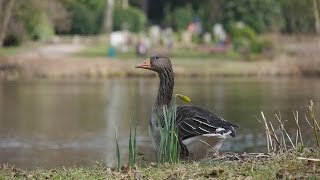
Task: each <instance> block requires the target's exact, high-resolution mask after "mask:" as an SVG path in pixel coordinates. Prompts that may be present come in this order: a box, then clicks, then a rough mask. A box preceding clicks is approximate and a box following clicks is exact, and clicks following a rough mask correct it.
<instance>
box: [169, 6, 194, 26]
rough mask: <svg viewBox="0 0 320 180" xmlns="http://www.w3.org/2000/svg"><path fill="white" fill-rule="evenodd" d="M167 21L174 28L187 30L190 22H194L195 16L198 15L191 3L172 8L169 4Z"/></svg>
mask: <svg viewBox="0 0 320 180" xmlns="http://www.w3.org/2000/svg"><path fill="white" fill-rule="evenodd" d="M165 14H166V16H165V23H166V24H167V25H169V26H171V27H173V29H174V30H178V31H180V30H185V29H187V27H188V24H189V23H190V22H192V20H193V18H194V17H195V16H196V14H195V12H194V10H193V9H192V6H191V4H186V5H185V6H182V7H178V8H176V9H174V10H171V8H170V7H169V6H166V8H165Z"/></svg>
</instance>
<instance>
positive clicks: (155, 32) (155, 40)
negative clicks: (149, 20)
mask: <svg viewBox="0 0 320 180" xmlns="http://www.w3.org/2000/svg"><path fill="white" fill-rule="evenodd" d="M149 36H150V40H151V45H152V46H157V45H159V44H160V38H161V29H160V27H159V26H158V25H153V26H151V27H150V29H149Z"/></svg>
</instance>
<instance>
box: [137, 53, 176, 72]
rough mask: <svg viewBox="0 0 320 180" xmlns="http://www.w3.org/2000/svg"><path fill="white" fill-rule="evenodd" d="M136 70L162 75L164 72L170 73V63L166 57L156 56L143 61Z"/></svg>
mask: <svg viewBox="0 0 320 180" xmlns="http://www.w3.org/2000/svg"><path fill="white" fill-rule="evenodd" d="M136 68H142V69H148V70H151V71H155V72H157V73H159V74H160V73H162V72H164V71H166V70H170V71H172V66H171V61H170V59H169V58H168V57H166V56H161V55H156V56H151V57H149V58H148V59H146V60H144V61H143V63H142V64H138V65H137V66H136Z"/></svg>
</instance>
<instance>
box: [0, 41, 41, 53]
mask: <svg viewBox="0 0 320 180" xmlns="http://www.w3.org/2000/svg"><path fill="white" fill-rule="evenodd" d="M39 46H40V43H39V42H27V43H25V44H23V45H20V46H10V47H3V48H0V55H5V56H12V55H17V54H20V53H23V52H26V51H30V50H32V49H33V48H36V47H39Z"/></svg>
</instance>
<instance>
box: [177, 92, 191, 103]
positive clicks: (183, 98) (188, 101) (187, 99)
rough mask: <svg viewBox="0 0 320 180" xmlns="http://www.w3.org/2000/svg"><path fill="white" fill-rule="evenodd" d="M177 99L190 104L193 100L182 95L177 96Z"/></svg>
mask: <svg viewBox="0 0 320 180" xmlns="http://www.w3.org/2000/svg"><path fill="white" fill-rule="evenodd" d="M175 97H179V98H180V99H181V100H182V101H184V102H187V103H190V102H191V99H190V98H189V97H188V96H185V95H182V94H176V95H175Z"/></svg>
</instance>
